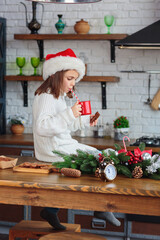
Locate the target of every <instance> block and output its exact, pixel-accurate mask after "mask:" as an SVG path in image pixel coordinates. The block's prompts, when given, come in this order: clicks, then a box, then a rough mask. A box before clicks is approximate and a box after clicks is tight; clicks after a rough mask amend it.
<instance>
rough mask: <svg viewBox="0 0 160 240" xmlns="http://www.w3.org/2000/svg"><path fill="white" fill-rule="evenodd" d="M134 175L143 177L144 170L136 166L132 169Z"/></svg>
mask: <svg viewBox="0 0 160 240" xmlns="http://www.w3.org/2000/svg"><path fill="white" fill-rule="evenodd" d="M132 176H133V177H134V178H141V177H142V176H143V170H142V168H141V167H140V166H136V167H135V168H134V170H133V171H132Z"/></svg>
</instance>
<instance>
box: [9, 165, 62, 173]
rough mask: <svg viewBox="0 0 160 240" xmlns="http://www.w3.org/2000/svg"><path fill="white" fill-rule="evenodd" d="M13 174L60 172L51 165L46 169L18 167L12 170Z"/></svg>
mask: <svg viewBox="0 0 160 240" xmlns="http://www.w3.org/2000/svg"><path fill="white" fill-rule="evenodd" d="M13 171H14V172H25V173H47V174H48V173H51V172H60V170H59V169H58V168H55V167H54V166H52V165H48V168H27V167H21V166H19V165H17V166H15V167H14V168H13Z"/></svg>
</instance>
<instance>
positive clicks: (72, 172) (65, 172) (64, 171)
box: [61, 168, 81, 177]
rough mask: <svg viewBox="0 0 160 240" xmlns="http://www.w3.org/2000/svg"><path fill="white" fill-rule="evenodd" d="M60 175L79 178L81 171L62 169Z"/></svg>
mask: <svg viewBox="0 0 160 240" xmlns="http://www.w3.org/2000/svg"><path fill="white" fill-rule="evenodd" d="M61 173H62V174H63V175H64V176H67V177H80V176H81V171H79V170H77V169H72V168H62V169H61Z"/></svg>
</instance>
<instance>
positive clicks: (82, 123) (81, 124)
mask: <svg viewBox="0 0 160 240" xmlns="http://www.w3.org/2000/svg"><path fill="white" fill-rule="evenodd" d="M89 126H90V115H88V116H80V117H78V118H76V119H75V121H74V122H72V124H71V125H70V126H69V129H70V130H71V131H74V132H75V131H77V130H79V129H84V128H85V127H89Z"/></svg>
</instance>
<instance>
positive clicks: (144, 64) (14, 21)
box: [0, 0, 160, 138]
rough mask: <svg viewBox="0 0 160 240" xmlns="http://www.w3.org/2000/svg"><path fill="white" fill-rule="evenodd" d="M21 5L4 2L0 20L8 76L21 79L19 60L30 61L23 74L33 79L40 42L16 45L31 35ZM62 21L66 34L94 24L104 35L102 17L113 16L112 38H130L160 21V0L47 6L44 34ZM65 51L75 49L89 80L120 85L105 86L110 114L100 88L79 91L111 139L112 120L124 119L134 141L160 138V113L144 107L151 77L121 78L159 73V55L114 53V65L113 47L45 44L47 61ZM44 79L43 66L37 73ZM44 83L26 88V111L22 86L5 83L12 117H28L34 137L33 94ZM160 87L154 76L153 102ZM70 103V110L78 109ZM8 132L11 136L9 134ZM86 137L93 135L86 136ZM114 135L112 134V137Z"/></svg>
mask: <svg viewBox="0 0 160 240" xmlns="http://www.w3.org/2000/svg"><path fill="white" fill-rule="evenodd" d="M20 1H21V0H15V1H12V0H1V1H0V16H1V17H4V18H6V19H7V75H11V74H13V75H16V74H18V68H17V66H16V63H15V60H16V57H19V56H22V57H26V60H27V64H26V66H25V67H24V74H26V75H32V74H33V67H32V66H31V64H30V58H31V57H34V56H35V57H38V56H39V51H38V47H37V43H36V41H23V40H14V34H15V33H17V34H20V33H21V34H22V33H28V34H29V33H30V31H29V30H28V28H27V27H26V23H25V12H24V7H23V6H22V5H21V4H20ZM23 2H24V3H25V4H26V5H27V9H28V10H29V12H28V18H29V21H31V16H32V13H31V2H28V1H23ZM58 14H62V15H63V21H64V22H65V23H66V27H65V29H64V31H63V33H74V28H73V26H74V24H75V22H76V21H79V20H80V19H82V18H83V19H84V20H85V21H88V23H89V24H90V31H89V33H106V32H107V27H106V26H105V24H104V20H103V17H104V15H107V14H112V15H114V17H115V23H114V25H113V26H112V27H111V33H127V34H132V33H134V32H136V31H138V30H140V29H142V28H144V27H146V26H148V25H149V24H151V23H153V22H156V21H157V20H159V17H160V2H159V1H158V0H157V1H156V0H155V1H153V0H147V1H146V0H139V1H133V0H121V1H120V0H103V1H101V2H98V3H94V4H84V5H83V4H75V5H74V4H53V3H49V4H47V3H46V4H44V18H43V24H42V27H41V29H40V30H39V34H40V33H49V34H52V33H53V34H54V33H57V30H56V28H55V26H54V25H55V23H56V22H57V20H58V17H57V15H58ZM40 17H41V8H40V7H38V8H37V19H38V20H39V21H40ZM67 48H72V49H73V50H74V51H75V53H76V55H77V56H79V57H80V58H81V59H82V60H84V61H85V63H86V64H87V75H91V76H96V75H97V76H118V77H120V82H118V83H107V84H106V93H107V109H104V110H102V108H101V105H102V103H101V84H100V83H97V82H95V83H94V82H83V83H78V84H77V86H76V89H77V95H78V97H79V98H80V99H81V100H91V105H92V111H93V113H94V112H96V111H99V112H100V114H101V116H102V120H101V119H100V120H99V122H100V123H101V124H102V123H103V124H104V125H105V127H106V124H107V133H106V134H107V135H108V134H112V125H113V120H114V119H115V118H117V117H118V116H121V115H125V116H127V118H128V119H129V122H130V137H131V138H137V137H140V136H142V135H149V136H153V135H156V136H158V135H159V136H160V111H154V110H153V109H151V107H150V106H149V105H147V104H145V103H144V102H145V101H146V100H147V98H148V75H149V74H148V73H122V72H121V70H160V50H120V49H118V48H116V51H115V54H116V62H115V63H111V62H110V42H109V41H54V40H49V41H47V40H45V41H44V56H46V54H48V53H55V52H58V51H61V50H65V49H67ZM38 72H39V73H40V74H41V66H40V67H39V69H38ZM40 84H41V82H28V107H23V91H22V86H21V83H20V82H17V81H14V82H9V81H7V95H6V99H7V106H6V113H7V117H8V116H9V115H14V114H20V115H25V118H26V119H27V123H26V125H25V132H26V133H31V132H32V103H33V99H34V91H35V90H36V89H37V87H38V86H39V85H40ZM159 87H160V74H151V98H153V96H154V95H155V94H156V92H157V90H158V89H159ZM74 101H75V100H74V99H73V100H72V101H70V100H69V101H68V104H72V103H74ZM8 131H9V130H8ZM88 134H89V135H90V134H91V131H89V130H88ZM112 135H113V134H112Z"/></svg>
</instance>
